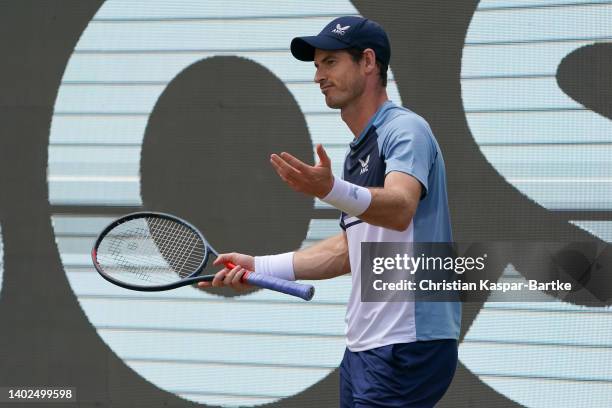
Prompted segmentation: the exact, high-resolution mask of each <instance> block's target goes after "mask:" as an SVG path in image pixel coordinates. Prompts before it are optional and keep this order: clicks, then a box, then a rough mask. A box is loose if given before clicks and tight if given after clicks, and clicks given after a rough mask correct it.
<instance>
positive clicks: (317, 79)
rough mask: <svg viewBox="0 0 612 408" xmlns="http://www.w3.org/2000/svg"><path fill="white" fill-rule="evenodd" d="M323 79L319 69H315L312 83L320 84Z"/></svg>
mask: <svg viewBox="0 0 612 408" xmlns="http://www.w3.org/2000/svg"><path fill="white" fill-rule="evenodd" d="M324 79H325V77H324V75H323V73H322V72H321V69H320V68H317V70H316V71H315V77H314V81H315V82H316V83H317V84H320V83H321V82H323V80H324Z"/></svg>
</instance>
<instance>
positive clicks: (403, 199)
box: [322, 172, 422, 231]
mask: <svg viewBox="0 0 612 408" xmlns="http://www.w3.org/2000/svg"><path fill="white" fill-rule="evenodd" d="M421 191H422V190H421V184H420V182H419V181H418V180H417V179H416V178H414V177H412V176H410V175H408V174H405V173H400V172H391V173H389V174H388V175H387V176H386V177H385V185H384V187H383V188H366V187H361V186H358V185H355V184H352V183H350V182H347V181H344V180H341V179H337V178H336V179H334V183H333V187H332V189H331V191H330V192H329V193H328V194H327V195H326V196H325V197H323V198H322V200H323V201H325V202H326V203H328V204H330V205H333V206H334V207H336V208H338V209H340V210H342V211H344V212H345V213H347V214H349V215H353V216H356V217H358V218H359V219H361V220H363V221H365V222H367V223H368V224H372V225H377V226H381V227H385V228H389V229H393V230H396V231H404V230H405V229H406V228H408V226H409V225H410V222H411V221H412V217H413V216H414V214H415V212H416V208H417V206H418V204H419V200H420V197H421Z"/></svg>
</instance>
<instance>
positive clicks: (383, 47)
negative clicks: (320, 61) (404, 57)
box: [291, 16, 391, 65]
mask: <svg viewBox="0 0 612 408" xmlns="http://www.w3.org/2000/svg"><path fill="white" fill-rule="evenodd" d="M316 48H318V49H321V50H343V49H345V48H357V49H360V50H365V49H366V48H371V49H373V50H374V52H375V53H376V59H378V60H380V62H382V63H383V64H385V65H389V60H390V59H391V45H390V44H389V38H388V37H387V33H385V30H383V28H382V27H381V26H380V24H378V23H376V22H374V21H372V20H368V19H367V18H363V17H356V16H345V17H338V18H336V19H335V20H333V21H332V22H331V23H329V24H327V25H326V26H325V28H324V29H323V30H322V31H321V32H320V33H319V34H318V35H313V36H308V37H296V38H294V39H293V40H292V41H291V53H292V54H293V56H294V57H295V58H297V59H299V60H300V61H314V54H315V49H316Z"/></svg>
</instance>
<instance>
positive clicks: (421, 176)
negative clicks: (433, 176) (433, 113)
mask: <svg viewBox="0 0 612 408" xmlns="http://www.w3.org/2000/svg"><path fill="white" fill-rule="evenodd" d="M398 119H399V118H398ZM398 119H396V120H394V121H393V122H396V123H393V125H394V126H393V127H392V128H391V129H388V131H387V132H386V137H385V138H384V139H383V143H382V156H383V158H384V160H385V164H386V170H385V175H387V174H389V173H390V172H392V171H400V172H402V173H406V174H409V175H411V176H413V177H415V178H416V179H417V180H418V181H419V182H420V183H421V185H422V186H423V193H422V194H421V199H423V198H424V197H425V196H426V195H427V191H428V188H429V186H428V182H427V181H428V178H429V171H430V169H431V168H432V166H433V164H434V161H435V160H436V156H437V151H436V149H435V147H434V145H433V142H432V137H431V135H430V131H429V129H428V126H424V125H422V124H419V123H415V122H416V121H414V120H401V119H399V120H398Z"/></svg>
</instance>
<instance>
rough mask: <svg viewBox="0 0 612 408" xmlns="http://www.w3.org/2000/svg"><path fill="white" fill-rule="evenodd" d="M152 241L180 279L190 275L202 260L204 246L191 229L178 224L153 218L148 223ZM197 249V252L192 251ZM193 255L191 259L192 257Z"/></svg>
mask: <svg viewBox="0 0 612 408" xmlns="http://www.w3.org/2000/svg"><path fill="white" fill-rule="evenodd" d="M149 222H150V223H151V224H153V225H152V226H151V233H152V236H153V239H154V240H155V242H156V243H158V247H159V250H160V252H161V254H162V256H163V257H164V259H165V260H166V261H167V262H168V263H169V264H170V265H171V266H172V268H173V269H174V271H175V272H177V273H178V274H179V276H180V277H181V278H183V277H185V276H188V275H191V274H192V273H193V272H195V270H196V269H197V268H198V267H199V266H200V264H201V263H202V260H203V258H204V250H205V247H204V244H203V242H202V241H201V240H200V237H199V236H198V235H197V234H196V233H194V232H193V231H192V230H191V229H189V228H187V227H185V226H184V225H181V224H179V223H176V222H173V221H170V220H167V219H160V218H155V219H153V220H150V221H149ZM198 247H199V249H200V250H199V251H196V252H195V253H194V250H195V249H196V248H198ZM192 255H193V257H192Z"/></svg>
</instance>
